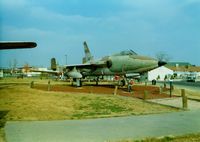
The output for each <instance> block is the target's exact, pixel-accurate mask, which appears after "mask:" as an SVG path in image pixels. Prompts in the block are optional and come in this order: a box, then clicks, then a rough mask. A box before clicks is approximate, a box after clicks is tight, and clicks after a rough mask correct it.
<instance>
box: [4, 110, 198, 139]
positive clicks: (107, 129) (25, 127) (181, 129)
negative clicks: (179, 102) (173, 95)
mask: <svg viewBox="0 0 200 142" xmlns="http://www.w3.org/2000/svg"><path fill="white" fill-rule="evenodd" d="M199 118H200V110H193V111H183V112H174V113H165V114H154V115H142V116H129V117H117V118H104V119H88V120H64V121H29V122H28V121H27V122H26V121H9V122H7V123H6V126H5V132H6V139H7V142H55V141H59V142H106V141H108V140H111V141H114V140H120V139H128V138H132V139H133V138H135V139H140V138H144V137H158V136H166V135H174V136H176V135H184V134H189V133H199V132H200V119H199Z"/></svg>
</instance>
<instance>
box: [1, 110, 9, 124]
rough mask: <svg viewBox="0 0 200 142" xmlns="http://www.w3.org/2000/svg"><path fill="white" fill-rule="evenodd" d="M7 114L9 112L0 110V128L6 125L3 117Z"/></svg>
mask: <svg viewBox="0 0 200 142" xmlns="http://www.w3.org/2000/svg"><path fill="white" fill-rule="evenodd" d="M8 112H9V111H8V110H0V128H3V127H4V125H5V123H6V119H5V116H6V115H7V113H8Z"/></svg>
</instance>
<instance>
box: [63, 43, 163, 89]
mask: <svg viewBox="0 0 200 142" xmlns="http://www.w3.org/2000/svg"><path fill="white" fill-rule="evenodd" d="M83 45H84V51H85V57H84V58H83V64H76V65H66V66H65V68H66V74H67V76H69V77H71V78H73V79H76V81H77V86H80V85H81V79H82V78H84V77H86V76H106V75H119V76H125V77H126V75H127V74H131V73H136V74H144V73H145V72H147V71H149V70H152V69H155V68H157V67H160V66H163V65H165V64H166V62H163V61H158V60H156V59H154V58H151V57H147V56H141V55H138V54H137V53H135V52H134V51H133V50H129V51H122V52H120V53H117V54H113V55H111V56H105V57H103V58H101V59H100V60H94V58H93V56H92V55H91V53H90V50H89V48H88V46H87V43H86V42H84V43H83ZM97 81H98V80H97Z"/></svg>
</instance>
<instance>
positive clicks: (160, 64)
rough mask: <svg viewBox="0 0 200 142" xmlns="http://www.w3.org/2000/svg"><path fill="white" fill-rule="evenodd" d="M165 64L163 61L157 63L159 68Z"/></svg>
mask: <svg viewBox="0 0 200 142" xmlns="http://www.w3.org/2000/svg"><path fill="white" fill-rule="evenodd" d="M166 64H167V62H164V61H158V66H159V67H161V66H164V65H166Z"/></svg>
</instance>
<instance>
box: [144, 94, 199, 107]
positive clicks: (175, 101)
mask: <svg viewBox="0 0 200 142" xmlns="http://www.w3.org/2000/svg"><path fill="white" fill-rule="evenodd" d="M148 101H150V102H154V103H158V104H163V105H167V106H173V107H177V108H182V107H183V103H182V97H176V98H166V99H153V100H148ZM188 109H189V110H196V109H199V110H200V102H199V101H195V100H190V99H188Z"/></svg>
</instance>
